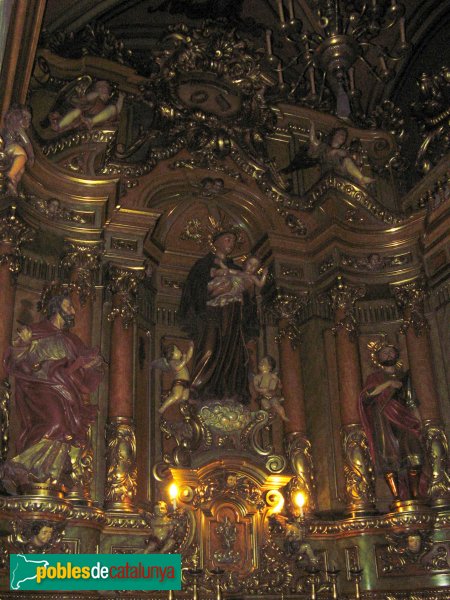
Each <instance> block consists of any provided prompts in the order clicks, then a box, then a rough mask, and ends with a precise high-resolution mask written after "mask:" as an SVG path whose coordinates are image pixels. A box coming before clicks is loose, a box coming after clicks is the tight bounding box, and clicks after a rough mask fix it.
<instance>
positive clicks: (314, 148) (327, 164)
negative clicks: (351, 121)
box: [281, 123, 375, 187]
mask: <svg viewBox="0 0 450 600" xmlns="http://www.w3.org/2000/svg"><path fill="white" fill-rule="evenodd" d="M347 137H348V130H347V129H345V128H344V127H337V128H336V129H333V130H332V131H331V133H330V135H329V142H328V143H326V142H321V141H320V140H319V139H318V137H317V136H316V129H315V126H314V123H311V129H310V130H309V147H308V150H307V151H306V152H305V150H304V149H301V150H300V151H299V152H298V153H297V154H296V155H295V156H294V158H293V159H292V161H291V163H290V164H289V165H288V166H287V167H286V168H284V169H282V170H281V173H284V174H288V173H292V172H293V171H297V170H298V169H306V168H308V167H313V166H315V165H317V164H318V163H320V164H321V165H322V169H323V172H327V171H334V172H335V173H337V174H338V175H342V176H343V177H347V178H350V179H351V180H352V181H355V182H356V183H357V184H358V185H360V186H361V187H367V186H368V185H370V184H371V183H373V182H374V181H375V180H374V179H372V177H367V176H366V175H364V174H363V173H362V172H361V166H362V162H361V156H360V151H359V145H358V144H357V143H355V142H352V144H350V149H347V148H345V147H344V145H345V143H346V141H347Z"/></svg>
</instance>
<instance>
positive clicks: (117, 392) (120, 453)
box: [105, 267, 143, 512]
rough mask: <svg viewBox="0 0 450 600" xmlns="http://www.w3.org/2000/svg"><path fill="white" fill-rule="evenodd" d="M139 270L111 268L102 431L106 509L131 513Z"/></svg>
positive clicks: (134, 446)
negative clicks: (104, 426)
mask: <svg viewBox="0 0 450 600" xmlns="http://www.w3.org/2000/svg"><path fill="white" fill-rule="evenodd" d="M142 276H143V271H142V270H141V269H139V270H134V269H127V268H122V267H112V268H111V270H110V281H109V285H108V288H109V290H110V292H111V293H112V310H111V312H110V314H109V315H108V319H109V320H110V321H112V332H111V356H110V371H109V404H108V426H107V431H106V444H107V446H106V468H107V471H106V490H105V499H106V508H107V509H108V510H114V511H119V512H120V511H131V510H133V502H134V497H135V494H136V475H137V473H136V438H135V428H134V422H133V327H132V325H133V323H134V320H135V317H136V313H137V289H138V285H139V281H140V280H141V279H142Z"/></svg>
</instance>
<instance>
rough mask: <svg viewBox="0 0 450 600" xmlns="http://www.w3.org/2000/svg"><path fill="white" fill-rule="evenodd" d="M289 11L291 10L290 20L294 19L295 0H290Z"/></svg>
mask: <svg viewBox="0 0 450 600" xmlns="http://www.w3.org/2000/svg"><path fill="white" fill-rule="evenodd" d="M288 12H289V20H290V21H293V20H294V19H295V14H294V0H288Z"/></svg>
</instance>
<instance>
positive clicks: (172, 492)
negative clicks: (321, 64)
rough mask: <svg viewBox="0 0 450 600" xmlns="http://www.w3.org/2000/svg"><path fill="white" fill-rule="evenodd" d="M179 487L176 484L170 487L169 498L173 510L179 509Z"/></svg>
mask: <svg viewBox="0 0 450 600" xmlns="http://www.w3.org/2000/svg"><path fill="white" fill-rule="evenodd" d="M177 496H178V487H177V484H176V483H171V484H170V487H169V497H170V499H171V501H172V508H173V510H176V509H177Z"/></svg>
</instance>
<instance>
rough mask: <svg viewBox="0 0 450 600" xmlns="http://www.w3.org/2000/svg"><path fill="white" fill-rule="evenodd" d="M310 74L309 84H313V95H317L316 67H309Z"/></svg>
mask: <svg viewBox="0 0 450 600" xmlns="http://www.w3.org/2000/svg"><path fill="white" fill-rule="evenodd" d="M308 75H309V85H310V86H311V95H312V96H315V95H316V78H315V76H314V67H309V69H308Z"/></svg>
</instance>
